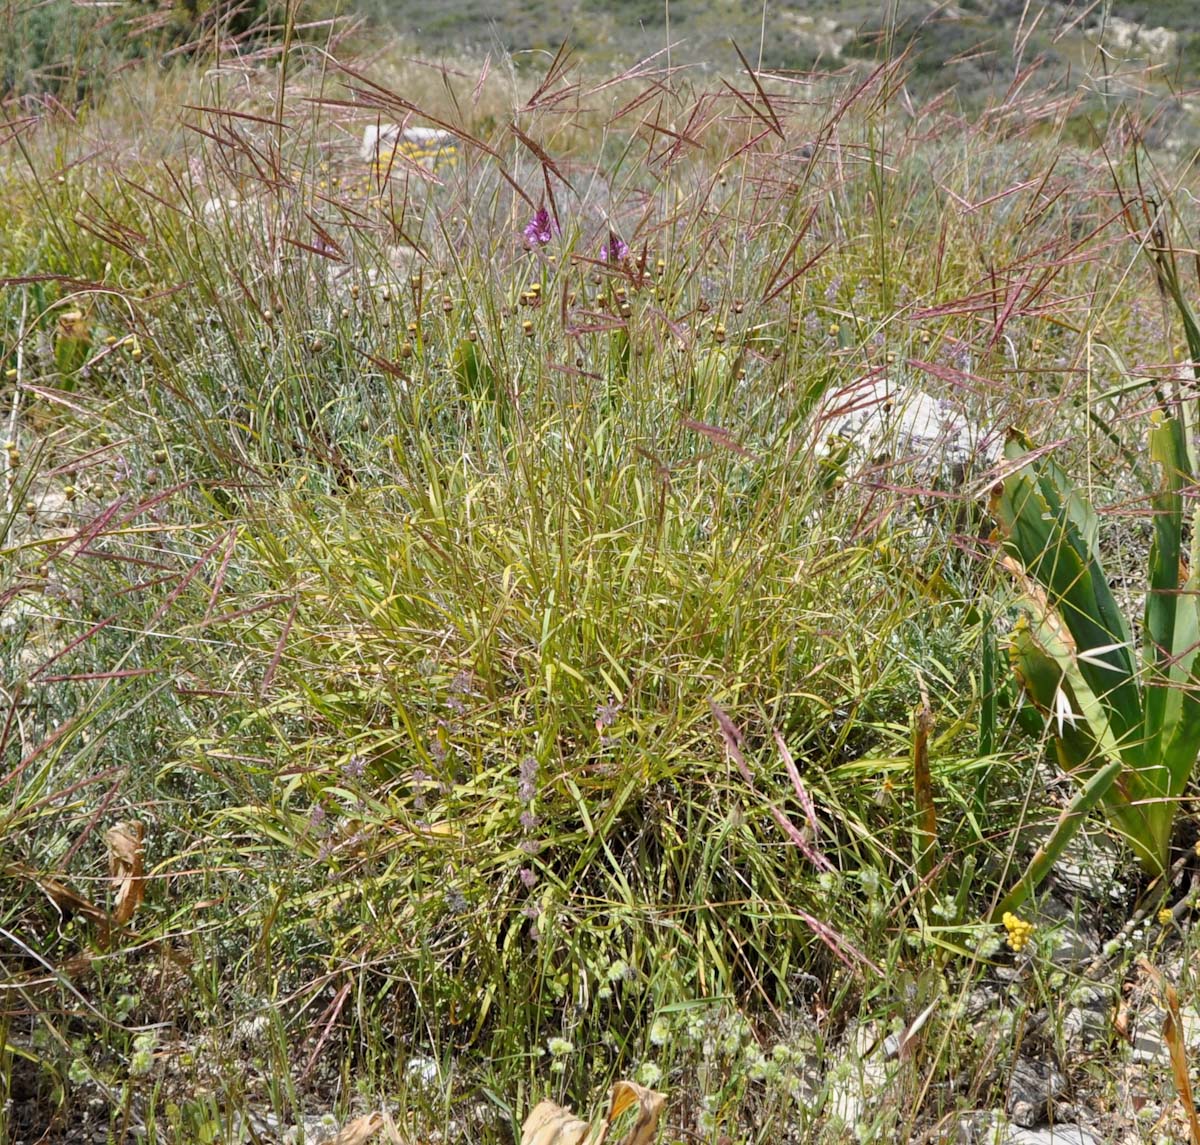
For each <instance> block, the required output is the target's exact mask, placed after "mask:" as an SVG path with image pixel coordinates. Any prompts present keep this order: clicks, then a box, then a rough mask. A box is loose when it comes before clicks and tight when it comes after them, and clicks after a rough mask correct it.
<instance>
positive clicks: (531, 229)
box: [523, 207, 558, 246]
mask: <svg viewBox="0 0 1200 1145" xmlns="http://www.w3.org/2000/svg"><path fill="white" fill-rule="evenodd" d="M523 233H524V235H525V240H526V242H529V243H532V244H533V245H534V246H545V245H546V243H548V242H549V241H550V240H551V239H552V238H554V236H555V235H556V234H558V224H557V223H556V222H555V221H554V220H553V219H552V218H551V217H550V212H549V211H548V210H546V208H545V207H538V209H537V210H536V211H535V212H534V215H533V218H532V219H530V220H529V222H527V223H526V224H525V230H524V232H523Z"/></svg>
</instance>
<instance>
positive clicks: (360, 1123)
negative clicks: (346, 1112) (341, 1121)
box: [329, 1113, 383, 1145]
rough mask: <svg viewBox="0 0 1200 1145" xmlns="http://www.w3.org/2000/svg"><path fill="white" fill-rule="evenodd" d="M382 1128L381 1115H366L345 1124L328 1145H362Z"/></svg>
mask: <svg viewBox="0 0 1200 1145" xmlns="http://www.w3.org/2000/svg"><path fill="white" fill-rule="evenodd" d="M382 1128H383V1114H382V1113H367V1114H364V1115H363V1116H362V1117H356V1118H355V1119H354V1120H353V1121H350V1122H347V1123H346V1124H345V1125H343V1126H342V1128H341V1129H340V1130H339V1131H338V1135H337V1136H336V1137H334V1138H333V1140H332V1141H330V1143H329V1145H363V1143H364V1142H366V1141H370V1140H371V1138H372V1137H374V1136H375V1134H376V1133H378V1132H379V1131H380V1130H381V1129H382Z"/></svg>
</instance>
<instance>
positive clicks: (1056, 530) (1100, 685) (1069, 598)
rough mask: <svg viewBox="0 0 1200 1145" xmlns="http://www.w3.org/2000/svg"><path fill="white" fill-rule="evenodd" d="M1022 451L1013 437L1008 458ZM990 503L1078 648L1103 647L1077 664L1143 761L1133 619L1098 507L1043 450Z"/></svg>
mask: <svg viewBox="0 0 1200 1145" xmlns="http://www.w3.org/2000/svg"><path fill="white" fill-rule="evenodd" d="M1025 452H1026V450H1025V448H1024V446H1023V445H1022V444H1021V443H1020V442H1019V441H1017V440H1015V439H1014V440H1010V442H1009V444H1008V447H1007V448H1006V454H1007V456H1008V457H1009V459H1010V460H1020V458H1021V457H1022V456H1023V455H1024V453H1025ZM992 511H993V513H994V514H995V516H996V519H997V521H998V522H999V524H1000V528H1001V531H1002V533H1003V535H1004V540H1005V547H1006V549H1007V550H1008V551H1009V553H1010V554H1011V555H1012V556H1014V557H1016V558H1017V559H1018V560H1019V561H1020V562H1021V564H1022V565H1023V566H1024V568H1025V569H1026V570H1027V571H1028V572H1029V574H1030V575H1031V576H1032V577H1033V578H1034V579H1035V580H1036V581H1037V582H1038V583H1039V584H1040V585H1041V586H1042V588H1043V589H1044V590H1045V593H1046V599H1047V602H1048V605H1049V607H1050V608H1051V609H1053V610H1055V611H1057V612H1058V613H1059V614H1060V615H1061V616H1062V619H1063V622H1064V623H1065V625H1066V627H1067V630H1068V631H1069V632H1070V634H1071V637H1072V639H1073V641H1074V643H1075V647H1076V649H1077V650H1078V651H1080V652H1085V653H1087V652H1089V651H1094V650H1103V651H1100V652H1098V653H1096V654H1095V655H1093V656H1089V657H1088V658H1087V659H1081V660H1079V671H1080V673H1081V674H1082V676H1083V678H1084V680H1085V681H1086V682H1087V686H1088V687H1089V688H1090V689H1091V691H1092V692H1093V693H1094V694H1095V696H1096V697H1097V698H1098V699H1099V700H1100V701H1101V702H1102V703H1103V704H1104V705H1105V706H1106V708H1108V709H1109V710H1108V713H1107V722H1108V723H1109V724H1110V726H1111V728H1112V732H1113V735H1114V736H1115V738H1116V741H1117V743H1118V744H1119V746H1120V752H1121V755H1122V757H1123V758H1125V759H1126V761H1127V762H1128V763H1129V764H1130V765H1132V766H1137V765H1139V764H1140V763H1141V760H1142V758H1143V748H1144V743H1143V737H1144V731H1145V727H1144V719H1143V711H1142V700H1141V695H1140V692H1139V689H1138V683H1137V675H1136V667H1135V664H1134V659H1133V651H1132V648H1131V640H1130V634H1129V627H1128V625H1127V623H1126V621H1125V618H1124V616H1123V615H1122V614H1121V611H1120V609H1119V608H1118V607H1117V603H1116V600H1115V598H1114V597H1113V594H1112V590H1111V589H1110V588H1109V586H1108V580H1107V578H1106V577H1105V575H1104V570H1103V568H1102V567H1101V565H1100V561H1099V557H1098V553H1097V541H1096V538H1097V532H1098V528H1097V523H1096V517H1095V513H1094V511H1093V510H1092V508H1091V507H1090V505H1088V504H1087V502H1086V501H1085V500H1084V499H1083V498H1081V497H1079V496H1078V495H1077V494H1076V493H1075V492H1074V491H1073V490H1072V489H1071V487H1070V484H1069V481H1068V479H1067V477H1066V475H1065V474H1064V473H1063V472H1062V470H1061V469H1060V468H1059V467H1058V466H1057V465H1055V464H1054V463H1053V461H1050V460H1049V459H1046V458H1042V459H1040V460H1039V461H1037V462H1031V464H1029V465H1026V466H1023V467H1022V468H1020V469H1018V470H1017V471H1016V472H1014V473H1012V474H1010V475H1009V476H1008V477H1007V478H1006V479H1005V481H1004V482H1003V485H1002V487H1001V489H1000V491H999V493H998V494H997V495H996V496H994V497H993V500H992Z"/></svg>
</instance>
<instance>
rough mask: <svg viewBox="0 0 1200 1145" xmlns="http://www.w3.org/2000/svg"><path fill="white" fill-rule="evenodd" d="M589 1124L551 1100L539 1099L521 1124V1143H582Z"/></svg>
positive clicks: (570, 1144) (543, 1144) (553, 1144)
mask: <svg viewBox="0 0 1200 1145" xmlns="http://www.w3.org/2000/svg"><path fill="white" fill-rule="evenodd" d="M591 1128H592V1127H591V1126H590V1125H589V1124H588V1123H587V1122H586V1121H580V1120H579V1118H578V1117H576V1116H575V1114H573V1113H572V1112H571V1111H570V1110H569V1109H563V1107H562V1106H561V1105H559V1104H557V1103H556V1102H553V1101H539V1102H538V1103H537V1105H535V1106H534V1107H533V1112H532V1113H530V1115H529V1116H528V1117H526V1118H525V1124H524V1125H523V1126H521V1145H583V1142H584V1141H585V1140H586V1138H587V1136H588V1133H589V1132H590V1130H591Z"/></svg>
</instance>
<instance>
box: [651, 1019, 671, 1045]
mask: <svg viewBox="0 0 1200 1145" xmlns="http://www.w3.org/2000/svg"><path fill="white" fill-rule="evenodd" d="M670 1036H671V1027H670V1026H669V1025H668V1024H667V1020H666V1019H665V1018H655V1019H654V1021H653V1022H652V1023H651V1024H650V1044H651V1045H652V1046H665V1045H666V1044H667V1038H669V1037H670Z"/></svg>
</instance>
